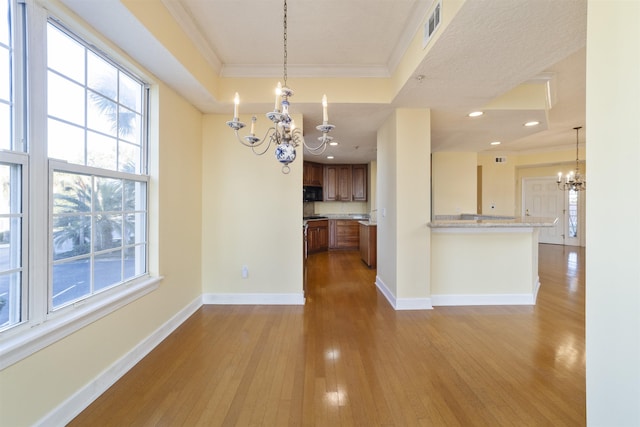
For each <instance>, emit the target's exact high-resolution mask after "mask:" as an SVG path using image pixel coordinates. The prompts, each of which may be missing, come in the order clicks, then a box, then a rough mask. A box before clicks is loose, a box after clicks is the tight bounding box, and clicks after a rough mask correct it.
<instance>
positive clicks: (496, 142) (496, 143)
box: [491, 141, 500, 145]
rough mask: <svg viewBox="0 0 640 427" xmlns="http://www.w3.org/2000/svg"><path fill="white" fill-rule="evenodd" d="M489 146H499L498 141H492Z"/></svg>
mask: <svg viewBox="0 0 640 427" xmlns="http://www.w3.org/2000/svg"><path fill="white" fill-rule="evenodd" d="M491 145H500V141H493V142H492V143H491Z"/></svg>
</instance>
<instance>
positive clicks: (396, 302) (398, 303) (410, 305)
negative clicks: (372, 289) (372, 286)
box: [376, 276, 433, 310]
mask: <svg viewBox="0 0 640 427" xmlns="http://www.w3.org/2000/svg"><path fill="white" fill-rule="evenodd" d="M376 287H377V288H378V289H379V290H380V292H382V295H384V297H385V298H386V299H387V301H389V304H391V306H392V307H393V309H394V310H431V309H432V308H433V306H432V305H431V298H396V297H395V295H393V293H392V292H391V291H390V290H389V287H388V286H387V285H386V284H385V283H384V281H383V280H382V279H381V278H380V276H376Z"/></svg>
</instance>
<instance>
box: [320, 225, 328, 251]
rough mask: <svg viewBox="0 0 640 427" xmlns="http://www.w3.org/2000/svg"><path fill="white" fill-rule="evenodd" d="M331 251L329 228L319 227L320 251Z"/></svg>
mask: <svg viewBox="0 0 640 427" xmlns="http://www.w3.org/2000/svg"><path fill="white" fill-rule="evenodd" d="M327 249H329V227H327V226H325V227H318V250H319V251H326V250H327Z"/></svg>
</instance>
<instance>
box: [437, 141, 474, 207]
mask: <svg viewBox="0 0 640 427" xmlns="http://www.w3.org/2000/svg"><path fill="white" fill-rule="evenodd" d="M432 159H433V163H432V165H433V166H432V167H433V178H432V179H433V195H432V196H433V214H434V215H455V214H460V213H475V212H476V210H477V207H476V199H477V186H476V182H477V166H478V154H477V153H452V152H438V153H433V157H432Z"/></svg>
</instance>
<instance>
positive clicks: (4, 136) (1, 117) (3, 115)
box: [0, 102, 11, 150]
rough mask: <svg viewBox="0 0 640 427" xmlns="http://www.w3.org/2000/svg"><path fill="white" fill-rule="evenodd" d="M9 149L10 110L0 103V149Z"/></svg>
mask: <svg viewBox="0 0 640 427" xmlns="http://www.w3.org/2000/svg"><path fill="white" fill-rule="evenodd" d="M10 148H11V110H10V109H9V105H7V104H3V103H2V102H0V149H5V150H9V149H10Z"/></svg>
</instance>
